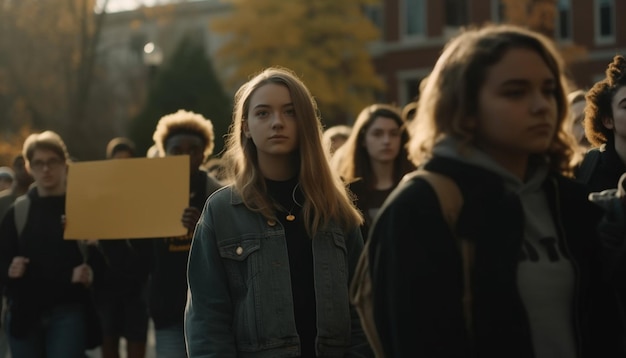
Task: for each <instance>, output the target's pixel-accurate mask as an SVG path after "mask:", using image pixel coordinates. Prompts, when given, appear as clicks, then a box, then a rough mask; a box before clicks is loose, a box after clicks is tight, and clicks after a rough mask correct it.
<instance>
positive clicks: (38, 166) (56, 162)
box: [30, 158, 65, 172]
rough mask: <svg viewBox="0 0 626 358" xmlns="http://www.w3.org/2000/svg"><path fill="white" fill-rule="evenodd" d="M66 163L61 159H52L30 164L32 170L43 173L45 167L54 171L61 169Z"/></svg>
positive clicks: (35, 161)
mask: <svg viewBox="0 0 626 358" xmlns="http://www.w3.org/2000/svg"><path fill="white" fill-rule="evenodd" d="M64 163H65V162H64V161H63V160H62V159H60V158H52V159H49V160H46V161H44V160H34V161H32V162H30V168H31V169H32V170H34V171H38V172H39V171H42V170H43V169H44V167H48V169H51V170H54V169H58V168H60V167H61V166H62V165H63V164H64Z"/></svg>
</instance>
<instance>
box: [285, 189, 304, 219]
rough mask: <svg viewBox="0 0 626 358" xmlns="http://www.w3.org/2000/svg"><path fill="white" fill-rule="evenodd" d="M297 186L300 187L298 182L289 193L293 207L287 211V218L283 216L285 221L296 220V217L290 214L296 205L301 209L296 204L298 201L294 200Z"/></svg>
mask: <svg viewBox="0 0 626 358" xmlns="http://www.w3.org/2000/svg"><path fill="white" fill-rule="evenodd" d="M298 185H300V182H298V183H297V184H296V186H294V187H293V190H292V191H291V199H292V200H293V206H292V207H291V209H290V210H289V211H287V216H285V219H286V220H287V221H294V220H296V216H295V215H294V214H292V213H291V212H292V211H293V209H295V208H296V205H298V206H299V207H302V205H301V204H300V203H299V202H298V200H296V189H298Z"/></svg>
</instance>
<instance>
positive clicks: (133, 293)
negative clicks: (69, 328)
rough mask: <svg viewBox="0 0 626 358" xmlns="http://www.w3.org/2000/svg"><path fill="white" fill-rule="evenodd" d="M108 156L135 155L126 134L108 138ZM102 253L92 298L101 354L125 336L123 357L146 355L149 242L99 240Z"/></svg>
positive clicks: (112, 351)
mask: <svg viewBox="0 0 626 358" xmlns="http://www.w3.org/2000/svg"><path fill="white" fill-rule="evenodd" d="M106 156H107V159H124V158H133V157H135V144H134V143H133V142H132V141H131V140H130V139H128V138H124V137H117V138H114V139H112V140H111V141H109V143H108V145H107V148H106ZM98 247H99V248H100V252H101V253H102V256H101V257H102V259H103V260H101V262H99V267H97V268H96V272H98V279H97V280H96V282H95V285H94V292H95V302H96V306H97V309H98V313H99V314H100V322H101V324H102V358H118V357H119V356H120V352H119V351H120V338H124V339H125V340H126V345H125V348H126V350H125V352H124V353H125V357H127V358H143V357H145V355H146V340H147V331H148V321H149V318H148V278H149V275H150V268H151V261H152V260H151V259H152V242H151V240H146V239H134V240H130V239H126V240H100V241H99V242H98Z"/></svg>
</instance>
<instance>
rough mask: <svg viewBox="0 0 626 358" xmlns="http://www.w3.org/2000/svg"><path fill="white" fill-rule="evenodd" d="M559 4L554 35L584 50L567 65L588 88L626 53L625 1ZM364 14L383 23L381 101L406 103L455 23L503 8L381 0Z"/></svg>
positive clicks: (489, 2)
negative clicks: (383, 88) (383, 86)
mask: <svg viewBox="0 0 626 358" xmlns="http://www.w3.org/2000/svg"><path fill="white" fill-rule="evenodd" d="M557 7H558V9H557V10H558V11H557V16H556V24H555V34H554V38H555V40H556V41H557V43H558V44H559V45H560V46H563V47H568V46H571V45H576V46H578V47H580V48H582V49H583V51H582V54H580V55H579V56H576V57H575V58H574V57H572V59H571V60H570V61H569V66H568V67H569V71H570V73H571V75H572V80H573V81H574V83H575V84H576V85H577V86H578V87H580V88H589V87H590V86H591V85H593V83H594V82H596V81H597V80H598V79H600V78H603V77H604V70H605V69H606V66H607V65H608V63H609V62H610V61H611V59H612V58H613V56H614V55H616V54H623V55H626V22H624V21H617V20H618V18H617V15H616V14H626V0H557ZM368 13H369V16H370V18H372V20H373V21H374V22H375V23H377V24H378V26H379V27H380V28H381V34H382V38H381V40H380V41H379V42H377V43H375V44H373V45H372V54H373V56H374V63H375V66H376V69H377V72H378V73H379V74H380V75H381V76H382V77H383V78H384V80H385V82H386V83H387V93H386V97H385V98H384V99H383V100H385V101H388V102H394V103H397V104H399V105H404V104H406V103H407V102H408V101H410V100H411V99H412V98H414V97H415V96H416V95H417V94H418V84H419V81H420V80H421V79H422V78H423V77H424V76H426V75H428V73H429V72H430V70H431V68H432V67H433V65H434V63H435V62H436V60H437V58H438V56H439V54H440V52H441V49H442V47H443V45H444V44H445V42H446V40H447V39H449V38H450V36H452V35H454V34H455V33H456V32H457V31H458V29H459V27H461V26H463V25H466V24H469V23H472V24H482V23H486V22H501V20H502V17H503V15H502V14H503V8H502V5H501V2H500V0H384V1H382V3H381V5H377V6H374V7H371V8H369V9H368Z"/></svg>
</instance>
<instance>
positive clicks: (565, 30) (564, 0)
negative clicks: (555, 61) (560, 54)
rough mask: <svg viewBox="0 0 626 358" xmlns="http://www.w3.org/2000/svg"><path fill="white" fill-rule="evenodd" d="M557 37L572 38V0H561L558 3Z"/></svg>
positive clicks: (560, 38) (561, 38)
mask: <svg viewBox="0 0 626 358" xmlns="http://www.w3.org/2000/svg"><path fill="white" fill-rule="evenodd" d="M556 21H557V23H556V38H557V39H559V40H571V39H572V0H559V2H558V4H557V17H556Z"/></svg>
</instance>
